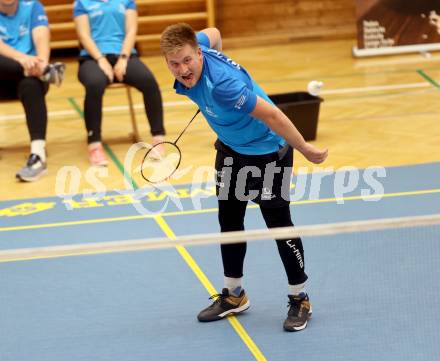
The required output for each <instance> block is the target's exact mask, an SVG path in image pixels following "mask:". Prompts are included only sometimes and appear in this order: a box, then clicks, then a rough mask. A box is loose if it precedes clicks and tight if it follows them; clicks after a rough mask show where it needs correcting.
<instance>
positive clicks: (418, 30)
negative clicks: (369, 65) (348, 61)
mask: <svg viewBox="0 0 440 361" xmlns="http://www.w3.org/2000/svg"><path fill="white" fill-rule="evenodd" d="M356 10H357V34H358V35H357V37H358V38H357V47H355V48H353V54H354V55H355V56H372V55H382V54H384V55H385V54H397V53H405V52H415V51H419V52H424V51H431V50H440V0H356Z"/></svg>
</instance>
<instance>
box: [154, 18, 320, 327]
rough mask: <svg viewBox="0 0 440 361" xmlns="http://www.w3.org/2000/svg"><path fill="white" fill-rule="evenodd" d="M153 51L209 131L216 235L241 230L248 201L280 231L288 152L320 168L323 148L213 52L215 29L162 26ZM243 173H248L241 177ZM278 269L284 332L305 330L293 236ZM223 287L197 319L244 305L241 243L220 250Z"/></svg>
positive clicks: (285, 209)
mask: <svg viewBox="0 0 440 361" xmlns="http://www.w3.org/2000/svg"><path fill="white" fill-rule="evenodd" d="M161 49H162V51H163V53H164V55H165V58H166V62H167V65H168V68H169V69H170V71H171V73H172V74H173V75H174V77H175V79H176V81H175V83H174V88H175V89H176V92H177V93H178V94H183V95H186V96H188V97H189V98H190V99H192V100H193V101H194V102H195V103H196V104H197V105H198V106H199V109H200V111H201V112H202V113H203V115H204V116H205V118H206V120H207V121H208V123H209V125H210V126H211V128H212V129H213V130H214V131H215V132H216V134H217V136H218V140H217V141H216V143H215V148H216V149H217V156H216V165H215V166H216V171H217V176H216V177H217V179H216V181H217V182H216V184H217V187H216V188H217V197H218V205H219V216H218V217H219V222H220V228H221V231H222V232H230V231H241V230H244V216H245V211H246V206H247V202H248V200H253V201H254V202H256V203H258V204H259V205H260V210H261V213H262V215H263V218H264V220H265V222H266V224H267V226H268V227H269V228H273V227H288V226H292V225H293V223H292V221H291V217H290V208H289V196H288V195H289V188H290V176H291V172H292V164H293V150H292V148H296V149H297V150H299V151H300V152H301V153H302V154H303V155H304V156H305V157H306V158H307V159H308V160H309V161H311V162H313V163H321V162H323V161H324V160H325V159H326V157H327V150H320V149H317V148H316V147H314V146H313V145H312V144H309V143H306V142H305V140H304V138H303V137H302V135H301V134H300V133H299V132H298V130H297V129H296V128H295V126H294V125H293V123H292V122H291V121H290V120H289V119H288V118H287V116H286V115H285V114H283V112H281V110H279V109H278V108H277V107H276V106H275V105H274V104H273V103H272V102H271V101H270V99H269V97H268V96H267V95H266V93H265V92H264V91H263V90H262V89H261V88H260V87H259V86H258V84H256V83H255V81H254V80H253V79H252V78H251V76H250V75H249V74H248V73H247V71H246V70H245V69H244V68H243V67H242V66H240V65H239V64H237V63H236V62H234V61H233V60H232V59H230V58H228V57H227V56H226V55H224V54H223V53H221V50H222V45H221V36H220V32H219V31H218V30H217V29H215V28H209V29H205V30H202V31H201V32H199V33H198V34H197V35H196V34H195V32H194V30H193V29H192V28H191V27H190V26H189V25H187V24H176V25H172V26H169V27H168V28H166V29H165V31H164V32H163V33H162V36H161ZM249 173H250V176H249ZM277 246H278V250H279V253H280V256H281V259H282V261H283V265H284V268H285V270H286V274H287V278H288V281H289V284H288V298H289V305H290V309H289V312H288V316H287V318H286V320H285V322H284V325H283V327H284V329H285V330H286V331H299V330H302V329H304V328H305V327H306V326H307V321H308V318H309V317H310V315H311V312H312V309H311V304H310V302H309V297H308V295H307V292H306V290H305V282H306V280H307V275H306V273H305V272H304V250H303V246H302V242H301V239H300V238H292V239H283V240H277ZM221 253H222V261H223V269H224V288H223V290H222V293H221V294H218V295H215V296H214V297H215V298H216V300H215V301H214V303H213V304H212V305H211V306H209V307H208V308H206V309H204V310H202V311H201V312H200V313H199V315H198V319H199V321H201V322H208V321H215V320H219V319H222V318H224V317H225V316H227V315H228V314H232V313H235V314H236V313H240V312H243V311H245V310H246V309H248V308H249V300H248V299H247V296H246V294H245V291H244V289H243V287H242V277H243V262H244V257H245V253H246V243H244V242H243V243H236V244H225V245H221Z"/></svg>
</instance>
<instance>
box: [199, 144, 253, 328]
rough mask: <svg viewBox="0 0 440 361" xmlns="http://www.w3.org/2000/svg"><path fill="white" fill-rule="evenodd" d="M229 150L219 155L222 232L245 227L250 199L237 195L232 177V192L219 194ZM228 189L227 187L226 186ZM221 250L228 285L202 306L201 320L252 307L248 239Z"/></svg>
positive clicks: (218, 182)
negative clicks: (245, 284)
mask: <svg viewBox="0 0 440 361" xmlns="http://www.w3.org/2000/svg"><path fill="white" fill-rule="evenodd" d="M225 158H229V157H228V156H227V155H226V154H224V153H222V152H220V151H218V152H217V157H216V165H215V168H216V171H217V182H216V183H217V196H218V197H219V200H218V220H219V223H220V230H221V232H232V231H243V230H244V216H245V213H246V206H247V202H246V201H239V200H238V199H236V198H235V195H234V190H235V186H234V184H235V181H231V184H230V188H229V192H230V194H229V195H226V194H224V193H222V194H221V195H220V194H219V191H220V188H219V187H221V185H220V183H221V182H222V181H223V179H222V175H221V174H223V173H224V172H225V171H224V168H223V167H224V165H225ZM226 192H227V190H226ZM221 254H222V261H223V270H224V288H223V290H222V293H221V294H219V295H216V300H215V301H214V303H213V304H212V305H211V306H209V307H207V308H205V309H204V310H202V311H201V312H200V313H199V315H198V316H197V318H198V320H199V321H201V322H209V321H216V320H220V319H222V318H224V317H225V316H227V315H229V314H232V313H235V314H236V313H240V312H243V311H245V310H247V309H248V308H249V305H250V303H249V300H248V298H247V296H246V293H245V292H244V290H243V288H242V277H243V263H244V258H245V255H246V242H241V243H234V244H222V245H221Z"/></svg>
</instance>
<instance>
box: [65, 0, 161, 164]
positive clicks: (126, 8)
mask: <svg viewBox="0 0 440 361" xmlns="http://www.w3.org/2000/svg"><path fill="white" fill-rule="evenodd" d="M73 15H74V17H75V25H76V31H77V33H78V37H79V40H80V42H81V45H82V47H83V49H81V51H80V60H79V62H80V66H79V72H78V78H79V80H80V82H81V83H82V84H83V85H84V87H85V88H86V96H85V100H84V117H85V123H86V128H87V141H88V149H89V160H90V163H91V164H92V165H98V166H105V165H107V163H108V162H107V159H106V157H105V154H104V151H103V147H102V143H101V120H102V97H103V95H104V91H105V88H106V87H107V86H108V85H109V84H111V83H113V82H121V83H125V84H128V85H131V86H133V87H135V88H137V89H138V90H139V91H141V92H142V94H143V98H144V104H145V112H146V115H147V118H148V121H149V124H150V131H151V134H152V136H153V144H156V143H159V142H161V141H163V136H164V135H165V129H164V126H163V109H162V97H161V93H160V89H159V87H158V84H157V82H156V79H155V78H154V75H153V74H152V73H151V71H150V70H149V69H148V68H147V67H146V66H145V64H144V63H142V62H141V61H140V60H139V58H138V56H137V55H136V50H135V49H134V44H135V41H136V33H137V11H136V5H135V3H134V1H133V0H109V1H104V0H77V1H75V4H74V9H73Z"/></svg>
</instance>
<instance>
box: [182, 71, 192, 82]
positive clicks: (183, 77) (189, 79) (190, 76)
mask: <svg viewBox="0 0 440 361" xmlns="http://www.w3.org/2000/svg"><path fill="white" fill-rule="evenodd" d="M193 77H194V76H193V74H192V73H190V74H188V75H182V79H183V80H185V81H191V80H192V79H193Z"/></svg>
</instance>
